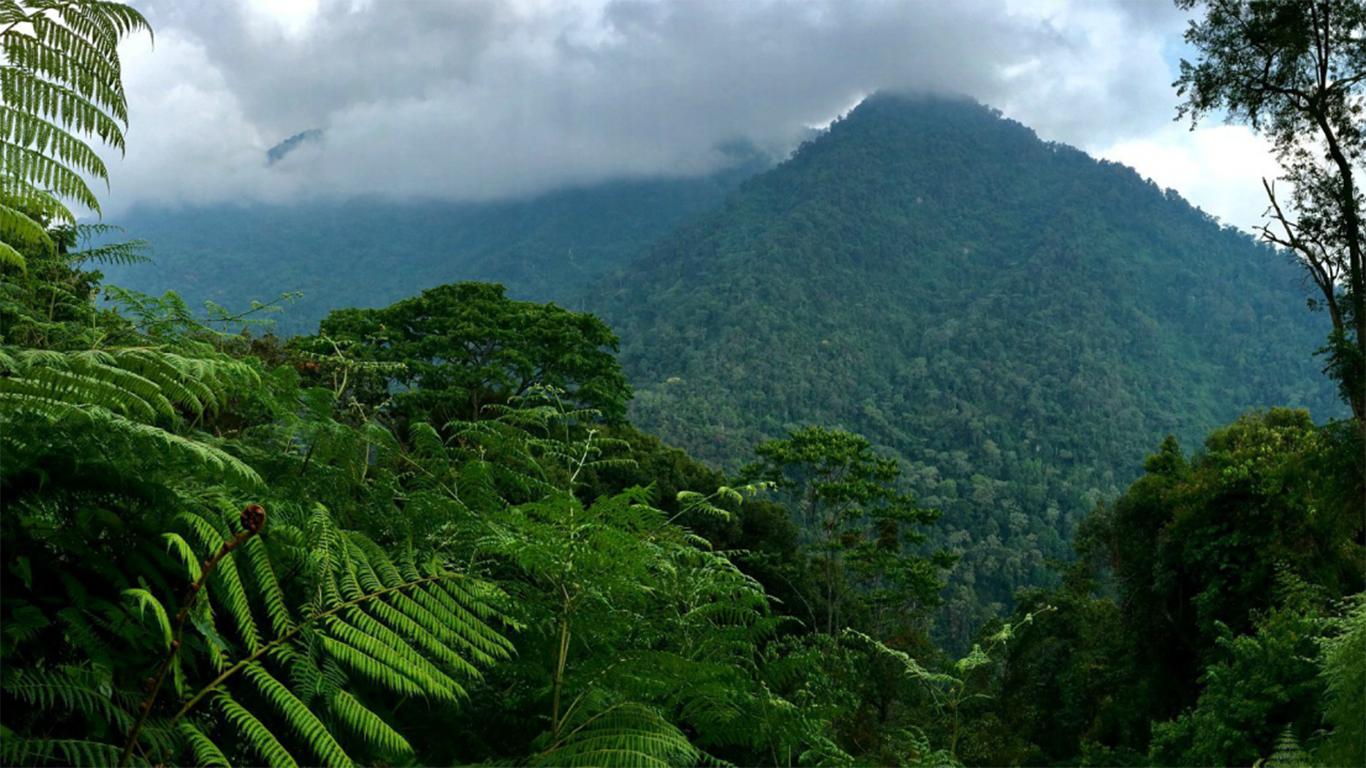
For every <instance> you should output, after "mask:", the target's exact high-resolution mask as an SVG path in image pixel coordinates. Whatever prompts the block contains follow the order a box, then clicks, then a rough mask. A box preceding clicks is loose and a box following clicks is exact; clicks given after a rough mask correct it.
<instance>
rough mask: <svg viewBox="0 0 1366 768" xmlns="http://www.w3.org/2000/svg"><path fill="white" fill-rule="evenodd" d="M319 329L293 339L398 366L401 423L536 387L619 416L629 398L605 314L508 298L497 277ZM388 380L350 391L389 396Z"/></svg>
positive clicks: (477, 406)
mask: <svg viewBox="0 0 1366 768" xmlns="http://www.w3.org/2000/svg"><path fill="white" fill-rule="evenodd" d="M319 334H320V335H319V336H318V337H312V338H308V339H302V340H299V341H298V342H297V343H298V345H299V347H300V348H302V349H305V350H309V351H312V352H313V353H315V354H320V355H327V354H330V353H333V352H334V351H335V349H336V345H342V346H344V347H345V348H346V349H347V350H348V353H349V354H350V355H351V356H353V357H354V358H356V359H360V360H370V361H380V362H389V363H401V364H402V365H403V368H402V370H401V371H400V372H398V373H397V374H395V375H393V376H392V378H393V382H392V383H393V384H394V385H396V387H397V391H395V392H394V393H393V401H394V403H393V407H394V410H395V411H396V412H397V414H398V417H399V420H400V421H403V420H411V419H419V420H424V421H430V422H431V423H433V424H437V425H438V426H440V425H444V424H445V423H446V422H447V421H451V420H453V419H480V418H485V417H486V416H488V411H487V410H486V409H487V408H488V406H491V405H495V406H496V405H500V404H506V403H507V402H509V400H511V399H513V398H516V397H519V396H522V395H525V394H526V393H527V392H529V391H531V390H532V388H534V387H538V386H543V387H554V388H556V389H558V390H560V391H561V392H563V396H564V397H565V398H566V399H567V401H568V402H570V403H573V404H576V405H579V406H583V407H587V408H593V409H595V410H597V411H598V412H600V413H602V415H603V417H604V418H606V419H608V420H619V419H620V418H621V417H622V416H623V415H624V414H625V412H626V403H627V401H629V400H630V397H631V389H630V385H629V384H627V382H626V379H625V378H624V377H623V376H622V374H621V368H620V366H619V365H618V364H617V361H616V358H615V357H613V355H612V352H613V350H615V349H616V345H617V340H616V337H615V336H613V335H612V332H611V330H609V329H608V328H607V326H606V325H605V324H603V322H602V321H601V320H599V319H597V318H596V317H593V316H592V315H588V314H580V313H576V312H570V311H568V310H565V309H561V308H560V307H557V306H555V305H554V304H532V303H529V302H521V301H512V300H511V299H508V298H507V296H506V295H505V294H504V291H503V287H502V286H500V285H492V284H487V283H456V284H454V285H443V286H440V287H437V288H432V289H430V290H427V291H423V292H422V295H421V296H418V297H415V298H411V299H405V300H403V301H400V302H398V303H396V304H393V305H392V306H389V307H385V308H383V309H343V310H337V311H335V312H333V313H331V314H330V315H328V316H327V318H326V319H325V320H323V322H322V324H321V326H320V328H319ZM388 379H389V377H382V378H381V379H380V380H379V381H375V380H374V379H373V378H371V379H369V380H360V381H355V382H353V387H354V388H355V391H354V392H353V393H352V394H356V395H359V396H360V398H361V399H363V400H369V401H371V402H372V403H378V401H380V400H382V399H383V398H384V397H387V396H388V395H389V394H390V389H391V387H390V381H389V380H388Z"/></svg>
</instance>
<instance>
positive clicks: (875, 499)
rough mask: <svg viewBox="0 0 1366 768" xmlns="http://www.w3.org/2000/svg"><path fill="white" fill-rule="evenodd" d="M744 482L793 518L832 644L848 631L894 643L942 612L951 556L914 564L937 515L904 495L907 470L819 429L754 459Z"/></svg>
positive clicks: (764, 447) (859, 441) (763, 448)
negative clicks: (939, 605) (757, 485)
mask: <svg viewBox="0 0 1366 768" xmlns="http://www.w3.org/2000/svg"><path fill="white" fill-rule="evenodd" d="M754 452H755V455H756V456H757V460H756V461H755V463H753V464H752V465H750V466H749V467H747V468H745V469H744V470H743V471H742V472H741V476H742V477H745V478H746V479H749V480H758V481H762V482H766V483H769V484H771V485H772V486H773V487H774V488H775V489H776V490H777V492H778V493H779V494H780V498H782V499H783V501H784V503H785V505H786V506H787V507H788V508H789V509H791V510H792V511H793V514H794V516H795V518H796V520H797V523H798V528H799V530H800V531H801V532H802V533H801V535H802V540H803V541H804V542H805V546H804V548H805V549H806V550H807V555H808V558H809V562H810V564H811V566H812V567H814V568H817V569H819V572H820V573H821V576H820V577H819V579H820V582H821V590H820V594H818V595H814V596H813V598H814V600H815V601H816V604H817V605H818V607H819V610H820V614H821V615H822V617H823V619H824V621H822V622H820V623H819V624H817V623H816V617H815V616H812V617H811V619H812V622H813V626H812V629H815V628H817V627H819V626H820V624H823V625H824V632H825V633H826V634H827V635H834V634H835V632H836V631H837V630H840V629H842V628H844V627H845V626H846V625H850V622H853V623H852V625H853V626H861V627H864V628H867V629H868V630H869V631H875V632H877V634H878V635H879V636H881V637H889V636H890V635H891V634H892V633H893V632H895V631H902V632H905V631H907V630H911V631H914V630H915V629H918V628H917V627H915V626H914V624H913V622H914V621H915V620H916V619H917V618H918V617H919V616H923V615H924V612H925V610H926V609H927V608H929V607H931V606H933V605H934V604H935V602H936V599H937V596H938V593H939V590H940V589H941V588H942V586H943V582H942V581H941V580H940V572H941V570H942V569H944V568H946V567H948V566H949V565H951V564H952V558H951V557H949V556H948V555H947V553H944V552H939V553H936V554H934V555H933V556H932V557H923V556H920V555H918V554H915V550H914V548H915V546H916V545H918V544H920V543H921V542H922V541H924V538H925V536H924V533H923V532H922V531H921V530H920V529H919V527H920V526H925V525H928V524H930V523H933V522H934V521H935V520H936V519H938V517H939V515H938V513H937V512H935V511H933V510H927V509H922V508H920V507H918V506H916V504H915V500H914V499H913V498H912V497H911V495H910V494H909V493H906V492H905V491H903V490H901V489H899V488H898V484H899V480H900V476H901V468H900V467H899V466H898V465H897V463H896V461H895V460H893V459H888V458H883V457H879V456H877V455H876V454H874V453H873V451H872V447H871V446H870V445H869V443H868V441H867V440H866V439H864V438H862V437H860V436H858V435H853V434H850V433H848V432H842V431H839V430H831V429H824V428H821V427H806V428H803V429H798V430H794V431H792V432H790V433H789V434H788V435H787V437H785V438H783V439H781V440H770V441H768V442H764V443H761V444H759V445H758V446H757V447H756V448H755V449H754Z"/></svg>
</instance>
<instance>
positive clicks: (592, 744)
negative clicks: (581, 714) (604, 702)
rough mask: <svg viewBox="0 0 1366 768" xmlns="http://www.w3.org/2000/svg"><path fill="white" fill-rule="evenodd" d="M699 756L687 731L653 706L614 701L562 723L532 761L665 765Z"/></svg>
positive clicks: (609, 766)
mask: <svg viewBox="0 0 1366 768" xmlns="http://www.w3.org/2000/svg"><path fill="white" fill-rule="evenodd" d="M701 756H702V755H701V753H700V752H699V751H698V750H697V748H695V747H694V746H693V745H692V744H691V743H690V742H689V741H688V738H687V736H685V735H684V734H683V732H682V731H679V730H678V728H677V727H675V726H673V725H672V724H670V723H669V722H668V721H667V720H665V719H664V718H663V717H662V716H660V714H659V713H658V712H655V711H654V710H652V709H650V708H649V707H645V706H642V705H638V704H620V705H617V706H612V707H609V708H607V709H605V710H603V711H601V712H597V713H595V714H592V715H589V716H587V717H585V718H583V719H582V721H580V722H578V723H577V724H575V725H574V726H573V727H572V728H568V729H566V731H565V733H564V735H563V736H561V737H559V738H557V739H555V740H554V741H553V742H552V743H551V744H550V745H549V746H548V747H547V748H546V749H545V750H544V751H542V752H541V753H540V754H538V755H536V757H535V758H534V759H533V760H532V763H533V764H534V765H545V766H566V767H567V768H568V767H578V766H585V767H586V766H597V767H600V768H615V767H617V766H621V767H623V768H624V767H626V766H631V767H632V768H635V767H637V766H644V767H646V768H669V767H670V766H686V765H696V764H697V763H698V761H699V760H700V758H701Z"/></svg>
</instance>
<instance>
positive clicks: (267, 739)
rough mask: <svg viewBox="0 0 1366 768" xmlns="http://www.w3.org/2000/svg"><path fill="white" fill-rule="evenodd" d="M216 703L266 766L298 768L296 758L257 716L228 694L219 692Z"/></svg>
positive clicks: (215, 698) (272, 767)
mask: <svg viewBox="0 0 1366 768" xmlns="http://www.w3.org/2000/svg"><path fill="white" fill-rule="evenodd" d="M214 702H215V703H216V704H217V705H218V707H219V709H221V710H222V711H223V715H224V717H226V718H227V720H228V722H229V723H231V724H232V725H233V727H234V728H235V729H236V730H237V732H238V733H239V734H240V735H241V736H242V739H243V740H244V741H246V742H247V744H249V745H250V746H251V748H252V749H253V750H254V751H255V752H256V754H258V755H260V756H261V759H262V760H263V761H264V762H265V764H266V765H269V766H271V768H298V765H299V764H298V763H297V762H295V760H294V757H293V756H292V755H290V754H289V752H288V751H287V750H286V749H285V748H284V745H282V744H281V743H280V740H279V739H277V738H275V734H274V733H272V732H271V730H270V729H269V728H267V727H266V726H265V724H263V723H262V722H261V721H260V720H258V719H256V716H255V715H253V714H252V713H251V712H249V711H247V709H246V708H245V707H243V706H242V705H241V704H238V703H237V701H236V700H235V699H233V698H232V697H231V696H229V695H228V694H227V693H224V692H221V691H220V692H219V693H218V694H217V695H216V696H215V697H214Z"/></svg>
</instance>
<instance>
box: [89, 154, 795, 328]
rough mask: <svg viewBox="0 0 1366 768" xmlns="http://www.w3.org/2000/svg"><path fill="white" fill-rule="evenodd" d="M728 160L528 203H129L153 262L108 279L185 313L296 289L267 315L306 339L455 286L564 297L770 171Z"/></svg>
mask: <svg viewBox="0 0 1366 768" xmlns="http://www.w3.org/2000/svg"><path fill="white" fill-rule="evenodd" d="M727 157H729V158H730V161H731V165H729V166H727V167H726V168H723V169H722V170H720V171H717V172H716V173H714V174H711V175H708V176H702V177H699V178H662V179H634V180H622V181H615V182H604V183H602V184H598V185H595V186H589V187H582V188H575V189H566V190H560V191H557V192H550V193H546V194H544V195H541V196H539V197H536V198H534V199H531V200H511V201H499V202H488V203H443V202H437V201H412V202H398V203H396V202H391V201H385V200H352V201H341V202H313V203H299V204H296V205H286V206H272V205H264V204H254V205H247V204H243V205H212V206H198V207H196V206H186V207H161V206H140V207H138V208H135V209H133V210H131V211H129V212H128V213H127V214H126V215H125V216H122V217H120V218H119V220H118V223H119V226H120V228H121V230H122V232H121V233H120V234H119V235H118V237H119V238H122V239H135V240H144V241H146V242H147V243H148V246H149V247H148V251H147V256H148V257H150V258H151V259H152V263H151V264H135V265H126V266H115V267H111V268H110V269H109V275H110V278H111V279H112V280H114V281H116V282H117V283H118V284H119V285H122V286H125V287H128V288H133V289H136V290H139V291H143V292H146V293H151V294H156V295H160V294H162V293H164V292H166V291H170V290H174V291H176V292H177V293H178V294H180V295H181V296H183V297H184V298H185V299H186V301H188V302H190V304H191V306H195V307H198V306H201V305H202V304H203V302H205V301H213V302H216V303H218V304H220V305H224V306H229V307H238V306H243V305H246V304H247V303H249V302H251V301H263V302H272V301H273V300H275V299H276V298H277V297H279V296H280V295H281V294H284V293H292V294H297V295H294V296H291V297H290V299H289V300H288V301H286V302H284V303H282V304H281V305H280V307H281V311H280V312H278V313H275V314H274V315H273V319H275V320H276V326H275V328H276V331H277V332H280V333H290V334H294V333H307V332H308V331H309V330H311V329H312V327H313V326H314V325H315V324H316V323H317V322H318V321H319V320H321V319H322V318H323V316H324V315H326V314H327V313H328V311H330V310H333V309H341V308H345V307H353V306H354V307H376V306H381V305H384V304H388V303H390V302H394V301H397V300H399V299H402V298H405V297H407V296H409V295H412V294H415V293H418V292H419V291H421V290H422V289H424V288H430V287H432V286H434V285H439V284H441V283H444V282H450V281H453V280H487V281H489V282H496V283H501V284H503V285H505V286H507V288H508V290H509V291H510V292H511V294H512V295H513V296H515V297H517V298H519V299H528V300H533V301H556V302H559V303H561V304H565V303H570V304H572V303H575V302H576V301H577V300H578V299H579V298H580V294H582V292H583V291H584V290H586V289H587V287H588V286H591V285H593V284H594V283H595V282H596V281H597V280H599V279H600V278H601V277H602V275H603V274H605V273H606V272H607V271H609V270H610V269H612V268H614V267H616V266H618V265H620V264H622V263H623V262H625V261H627V260H629V259H630V258H632V257H634V256H635V255H636V254H637V253H638V252H639V251H641V250H643V249H644V248H645V247H646V246H648V245H649V244H650V243H653V242H654V241H655V240H657V239H659V238H660V237H662V236H663V235H664V234H666V233H667V232H668V231H669V230H671V229H673V228H674V227H675V226H677V225H678V224H680V223H682V222H683V221H686V220H687V219H689V218H690V217H692V216H694V215H696V214H698V213H700V212H702V211H705V210H707V209H709V208H711V207H712V206H714V205H716V204H718V203H719V202H720V201H721V200H722V199H723V198H724V197H725V195H726V194H727V193H728V192H730V191H731V190H732V189H734V188H735V186H736V185H737V184H739V182H740V181H742V180H743V179H745V178H747V177H749V176H750V175H752V174H754V173H757V172H759V171H761V170H763V169H764V168H766V167H767V166H768V165H769V162H768V160H767V158H766V157H765V156H764V155H762V154H761V153H759V152H758V151H757V150H754V149H752V148H748V147H741V146H736V147H732V148H730V151H729V152H728V153H727ZM263 162H264V161H263ZM111 241H112V240H111ZM357 274H364V275H366V279H365V280H355V279H353V277H354V276H355V275H357Z"/></svg>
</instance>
